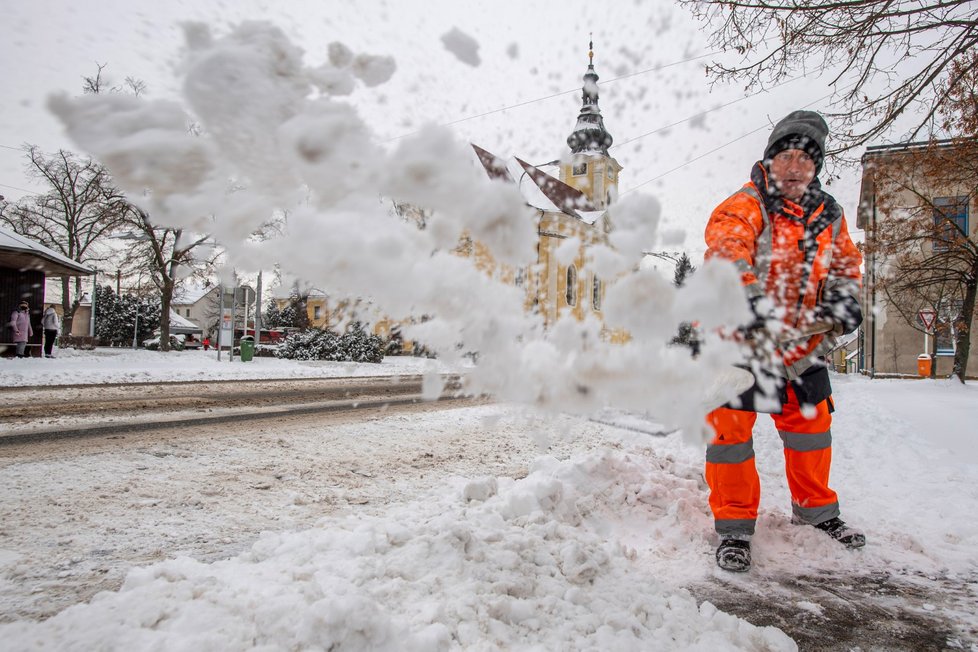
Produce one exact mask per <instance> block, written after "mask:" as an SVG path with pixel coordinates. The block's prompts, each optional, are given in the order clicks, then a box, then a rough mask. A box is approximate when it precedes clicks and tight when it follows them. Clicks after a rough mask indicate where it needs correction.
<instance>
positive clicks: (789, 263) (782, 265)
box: [705, 164, 862, 380]
mask: <svg viewBox="0 0 978 652" xmlns="http://www.w3.org/2000/svg"><path fill="white" fill-rule="evenodd" d="M751 178H752V181H751V182H748V183H747V184H745V185H744V186H743V187H742V188H741V189H740V190H738V191H737V192H735V193H734V194H733V195H731V196H730V197H728V198H727V199H726V200H724V201H723V202H722V203H721V204H720V205H719V206H717V208H716V209H715V210H714V211H713V214H712V215H711V216H710V221H709V222H708V223H707V225H706V234H705V235H706V244H707V247H708V249H707V252H706V256H705V258H706V259H707V260H709V259H711V258H723V259H726V260H730V261H732V262H733V263H734V264H735V265H736V266H737V268H738V269H739V270H740V272H741V280H742V281H743V283H744V286H745V290H746V292H747V295H748V297H756V296H760V295H767V296H768V297H770V298H771V299H772V300H773V301H774V304H775V306H776V307H777V308H778V309H779V310H778V314H781V315H783V320H784V323H785V325H786V326H787V327H788V329H795V330H799V331H802V330H804V329H805V328H806V327H807V326H808V325H810V323H811V321H812V311H813V309H814V308H815V306H816V305H818V304H819V302H820V301H821V299H822V296H823V294H824V293H825V291H826V290H827V289H828V290H835V291H836V292H845V293H847V294H849V295H851V296H852V297H853V298H854V299H856V300H857V301H858V298H859V296H858V293H859V286H860V283H861V280H862V274H861V272H860V270H859V267H860V265H861V264H862V255H861V254H860V253H859V250H858V249H857V248H856V245H855V244H853V242H852V239H851V238H850V237H849V229H848V227H847V225H846V219H845V216H844V215H843V213H842V209H841V207H839V205H838V203H837V202H836V201H835V199H833V198H832V197H831V195H828V194H826V193H821V191H820V189H819V190H818V192H819V196H820V197H821V201H820V202H819V203H818V205H817V206H815V207H814V209H813V210H811V213H810V214H809V215H808V216H807V218H806V217H805V209H804V208H802V206H800V205H799V204H796V203H794V202H792V201H789V200H787V199H783V200H782V201H781V202H777V203H774V202H768V201H765V199H764V198H765V197H768V196H769V195H768V194H767V193H766V192H762V189H761V185H762V184H766V183H767V171H766V169H764V168H763V166H761V165H760V164H757V165H755V167H754V171H753V172H752V175H751ZM814 183H816V184H817V181H815V182H814ZM816 188H817V186H816ZM765 191H766V188H765ZM772 204H774V205H777V206H778V207H779V209H780V210H778V211H777V212H770V211H769V207H770V206H771V205H772ZM834 342H835V337H832V336H826V335H823V334H819V335H814V336H812V337H809V338H807V339H804V340H801V341H799V342H798V343H796V344H793V345H792V346H791V347H790V348H789V349H787V350H784V351H782V360H783V362H784V365H785V370H784V373H783V374H782V375H784V376H785V377H787V378H789V379H792V380H793V379H795V378H797V377H798V376H799V375H800V374H801V373H802V372H803V371H805V370H806V369H808V368H809V367H811V365H812V364H813V363H814V359H815V358H817V357H818V356H819V355H824V354H825V353H828V351H829V350H831V348H833V346H834Z"/></svg>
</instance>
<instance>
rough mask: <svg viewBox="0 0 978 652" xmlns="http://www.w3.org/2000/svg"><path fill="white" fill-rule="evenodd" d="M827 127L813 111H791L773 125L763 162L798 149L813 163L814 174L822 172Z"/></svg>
mask: <svg viewBox="0 0 978 652" xmlns="http://www.w3.org/2000/svg"><path fill="white" fill-rule="evenodd" d="M828 135H829V126H828V125H827V124H825V120H824V119H823V118H822V116H820V115H819V114H817V113H815V112H814V111H792V112H791V113H789V114H788V115H787V116H785V118H784V119H782V120H781V121H780V122H779V123H778V124H776V125H774V131H772V132H771V137H770V138H768V139H767V147H766V148H765V149H764V160H769V159H772V158H774V156H775V154H777V153H778V152H783V151H784V150H786V149H800V150H802V151H804V152H806V153H807V154H808V155H809V156H811V157H812V160H813V161H815V174H816V175H817V174H818V173H819V172H820V171H821V170H822V161H823V160H824V159H825V138H826V137H827V136H828Z"/></svg>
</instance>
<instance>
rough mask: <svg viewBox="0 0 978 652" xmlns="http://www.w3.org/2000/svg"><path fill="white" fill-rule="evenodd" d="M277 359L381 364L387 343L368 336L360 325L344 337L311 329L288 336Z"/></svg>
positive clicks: (319, 329)
mask: <svg viewBox="0 0 978 652" xmlns="http://www.w3.org/2000/svg"><path fill="white" fill-rule="evenodd" d="M276 356H278V357H279V358H286V359H289V360H331V361H334V362H381V361H382V360H383V359H384V341H383V340H382V339H380V338H379V337H377V336H376V335H371V334H370V333H367V332H366V331H365V330H363V327H362V326H360V325H359V324H357V325H354V326H352V327H351V328H350V329H349V330H348V331H347V332H346V333H344V334H343V335H337V334H336V333H334V332H333V331H331V330H327V329H323V328H310V329H308V330H304V331H299V332H298V333H293V334H292V335H289V336H288V337H287V338H286V339H285V341H284V342H283V343H282V344H281V346H279V348H278V351H277V353H276Z"/></svg>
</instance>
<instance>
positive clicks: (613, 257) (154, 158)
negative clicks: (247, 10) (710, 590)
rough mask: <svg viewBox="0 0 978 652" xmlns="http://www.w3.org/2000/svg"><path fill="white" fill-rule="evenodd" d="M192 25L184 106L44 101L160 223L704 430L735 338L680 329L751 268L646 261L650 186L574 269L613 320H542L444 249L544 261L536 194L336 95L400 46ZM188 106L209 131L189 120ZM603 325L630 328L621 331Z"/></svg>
mask: <svg viewBox="0 0 978 652" xmlns="http://www.w3.org/2000/svg"><path fill="white" fill-rule="evenodd" d="M185 32H186V46H185V48H184V56H183V63H182V65H181V66H180V68H179V70H180V73H181V74H182V76H183V97H184V100H185V104H184V105H180V104H176V103H173V102H163V101H151V100H147V99H143V98H131V97H119V96H115V95H111V94H107V95H89V96H83V97H77V98H72V97H68V96H66V95H60V96H55V97H52V98H51V99H50V101H49V106H50V107H51V109H52V110H53V111H54V112H55V113H56V114H57V116H58V117H59V118H60V119H61V120H62V122H63V123H64V124H65V126H66V128H67V130H68V132H69V135H70V136H71V137H72V138H73V139H74V140H75V141H76V142H77V143H78V144H79V145H80V146H81V147H82V148H84V149H86V150H88V151H89V152H91V153H93V154H94V155H96V156H97V157H99V159H100V160H102V161H104V162H105V163H106V164H107V165H108V166H109V168H110V169H111V170H112V172H113V174H114V176H115V178H116V180H117V182H118V183H119V184H120V185H121V186H123V187H124V188H125V189H126V190H127V191H128V192H129V193H130V195H131V196H132V197H133V198H135V201H138V202H139V203H140V204H141V205H142V207H143V208H144V209H145V210H147V211H148V212H149V214H150V215H151V216H152V218H153V220H154V221H155V222H157V223H159V224H165V225H172V226H180V227H183V228H188V229H192V230H197V231H206V232H207V233H210V234H212V235H213V236H214V237H215V239H216V240H217V241H218V242H220V243H221V245H222V246H224V247H225V248H226V252H227V256H228V259H229V262H230V264H231V265H233V266H234V267H235V268H238V269H259V268H268V267H272V266H275V265H280V266H281V268H282V270H283V272H285V273H286V274H288V275H289V277H290V278H298V279H305V280H308V281H312V282H315V283H316V284H317V285H320V286H325V287H327V288H328V290H329V291H330V293H331V294H333V295H334V296H346V297H349V298H353V299H367V300H368V301H369V303H370V305H372V306H373V308H374V309H375V311H376V314H379V315H380V314H382V315H386V316H387V317H390V318H392V319H395V320H401V321H404V322H414V323H408V325H406V326H405V327H404V329H403V333H404V335H405V337H408V338H411V339H415V340H420V341H422V342H423V343H424V344H425V345H426V346H427V347H428V348H430V349H432V350H434V351H436V352H437V353H438V354H439V357H440V358H441V359H442V360H443V361H445V362H449V363H451V362H452V361H453V360H460V359H461V357H462V356H464V355H468V354H471V353H475V352H477V353H478V360H479V364H478V365H477V366H476V368H475V369H474V370H473V371H472V373H471V374H469V375H468V382H469V383H470V389H471V390H473V391H478V392H484V393H489V394H492V395H495V396H497V397H499V398H501V399H505V400H515V401H520V402H526V403H531V404H535V405H537V406H540V407H544V408H550V409H557V410H567V411H572V412H576V413H581V412H588V411H593V410H598V409H602V408H604V407H608V406H615V407H619V408H624V409H634V410H642V411H651V412H653V413H655V414H657V415H658V416H659V417H660V418H662V419H665V420H670V421H671V422H672V423H675V424H676V425H680V426H683V427H684V430H685V431H687V432H688V433H689V434H690V435H691V436H694V437H697V436H702V435H705V434H706V433H705V426H704V423H703V415H704V413H705V407H704V406H703V405H701V404H700V402H699V395H700V392H699V391H698V390H697V387H700V386H709V385H711V384H712V381H713V380H714V379H715V378H717V377H718V375H720V374H722V373H723V371H724V369H725V368H726V367H727V366H728V365H729V364H730V363H731V362H732V361H734V360H735V359H736V355H737V353H736V351H735V348H734V346H733V345H731V344H728V343H725V342H723V341H721V340H720V338H719V337H717V336H716V335H713V334H712V333H710V332H708V333H707V334H706V336H705V342H704V346H703V350H704V353H703V355H701V356H700V357H699V358H697V359H693V358H691V357H690V356H689V354H688V352H687V351H686V350H685V349H681V348H675V347H674V346H672V345H671V343H670V342H671V339H672V337H673V336H674V335H675V333H676V331H677V328H678V326H679V324H680V323H682V322H689V321H698V322H700V323H702V324H705V325H707V326H708V327H709V328H718V327H721V326H724V325H730V324H735V323H739V322H740V321H741V320H742V319H744V318H745V317H746V315H745V314H744V313H745V311H746V309H745V308H744V301H743V298H742V294H741V290H740V289H739V281H738V279H739V275H738V274H737V273H736V271H735V270H734V268H733V267H732V266H730V265H728V264H726V263H716V264H709V265H707V266H705V267H704V268H703V269H702V270H700V272H699V273H698V274H697V275H696V276H695V277H694V278H693V280H692V281H691V282H690V283H688V284H687V286H686V287H684V288H680V289H677V288H674V287H672V285H671V284H670V283H668V282H665V281H663V280H662V279H661V277H660V278H653V277H652V276H651V275H649V274H646V273H644V272H643V271H642V270H640V269H639V264H638V263H639V261H640V260H641V257H642V255H643V252H644V251H647V250H650V249H655V248H656V247H661V246H662V244H663V238H662V236H661V234H660V233H659V220H660V212H661V211H660V207H659V205H658V202H657V201H656V200H655V199H654V198H651V197H648V196H643V195H640V194H635V195H630V196H629V197H628V198H627V199H625V200H623V201H622V202H620V203H619V204H617V205H616V206H615V207H614V208H613V209H612V211H611V213H610V217H611V220H612V223H613V224H614V226H615V230H614V231H613V232H612V234H611V236H610V237H611V242H612V244H613V247H605V246H591V247H589V260H588V261H586V269H583V270H580V272H581V274H582V277H584V278H586V277H587V276H586V274H589V273H592V274H596V275H597V276H598V277H599V278H602V279H605V280H607V281H609V283H608V286H607V287H608V290H607V292H606V297H605V299H604V302H603V305H602V310H603V315H604V319H605V321H604V322H603V323H602V322H600V321H598V320H595V319H589V320H585V321H583V322H578V321H576V320H573V319H566V320H559V321H558V322H557V324H556V325H555V326H552V327H550V328H546V329H545V328H544V323H543V320H542V316H540V315H538V314H530V313H526V312H525V311H524V309H523V305H524V301H525V293H524V290H523V289H522V288H517V287H514V286H513V285H508V284H504V283H502V282H499V281H498V280H495V279H494V278H493V276H492V275H489V274H486V273H484V272H483V271H481V270H479V269H477V268H476V266H475V264H474V262H473V261H472V260H470V259H466V258H462V257H459V256H457V255H454V254H453V253H452V251H453V250H454V249H455V247H456V246H457V245H458V243H459V241H460V240H461V239H462V238H463V237H470V238H472V239H473V240H475V241H477V242H479V243H482V244H484V245H485V246H487V247H488V248H489V249H490V251H492V252H493V255H494V257H495V258H496V260H497V261H499V262H500V263H504V264H506V265H507V266H509V267H510V269H515V268H530V267H531V266H532V265H534V264H535V263H536V261H537V251H536V247H537V233H536V224H535V219H534V212H533V209H531V208H530V207H528V206H527V205H526V203H525V201H524V199H523V197H522V196H521V195H520V194H519V192H518V190H517V189H516V187H515V186H514V185H513V184H505V183H502V182H500V181H493V180H490V179H489V178H488V177H487V176H486V175H485V173H484V172H483V171H482V170H481V169H480V168H479V167H478V166H477V164H476V159H475V157H474V155H473V152H472V150H471V148H470V147H469V146H468V144H466V143H463V142H459V141H458V140H457V139H456V138H455V137H454V136H453V135H452V133H451V132H450V131H448V130H446V129H444V128H438V127H427V128H424V129H422V130H420V131H419V132H418V133H416V134H413V135H411V136H409V137H406V138H404V139H401V140H400V141H399V142H398V144H397V146H396V147H395V148H393V149H385V148H384V147H382V146H381V145H379V144H378V139H377V138H376V137H375V135H374V134H373V133H371V131H370V130H369V128H368V127H367V125H366V124H365V123H364V122H363V121H362V120H361V119H360V117H359V116H358V115H357V113H356V111H355V110H354V109H353V108H352V107H351V106H350V105H349V104H347V103H345V102H341V101H338V100H337V99H336V98H337V97H340V96H345V95H348V94H350V93H351V92H355V90H356V87H357V85H358V84H362V85H366V86H372V85H375V84H379V83H383V81H385V80H386V79H388V78H389V77H390V75H391V74H393V72H394V70H395V64H394V61H393V60H391V59H389V58H387V57H383V56H377V55H373V54H366V53H359V52H355V51H354V50H352V49H351V48H349V47H348V46H346V45H344V44H342V43H339V42H334V43H332V44H330V46H329V48H328V52H329V54H328V60H327V61H322V62H319V63H318V64H314V65H307V64H306V63H304V61H303V52H302V50H301V49H300V48H299V47H297V46H296V45H294V44H293V43H292V42H291V41H290V40H289V39H288V38H287V37H286V35H285V34H284V33H283V32H282V31H281V30H280V29H278V28H276V27H274V26H272V25H269V24H267V23H262V22H248V23H243V24H241V25H239V26H237V27H235V28H233V29H232V30H231V31H230V32H229V33H228V34H226V35H223V36H217V35H214V34H212V33H211V31H210V29H209V28H208V27H206V26H202V25H198V24H191V25H186V26H185ZM443 40H444V41H445V43H446V47H448V48H449V50H450V51H452V52H453V53H454V54H455V55H456V56H458V57H459V58H460V59H462V60H463V61H466V62H467V63H470V64H472V65H476V64H478V56H477V52H476V51H477V49H478V44H477V43H476V42H475V41H474V39H472V38H471V37H469V36H467V35H465V34H463V33H462V32H460V31H459V30H457V29H453V30H452V31H450V32H449V33H447V34H446V35H445V36H444V37H443ZM191 120H193V121H195V122H197V123H198V124H199V125H201V127H202V130H201V135H195V134H192V133H189V132H188V131H187V129H186V124H187V123H188V122H189V121H191ZM378 197H384V198H389V199H388V200H385V201H378ZM391 201H394V202H399V203H409V204H412V205H414V206H418V207H423V208H424V209H426V210H427V211H429V212H430V217H427V218H426V225H425V228H424V229H419V228H418V227H417V225H416V224H414V223H412V222H409V221H405V220H401V219H398V218H397V217H396V216H394V215H393V214H392V213H393V211H392V210H391V209H390V206H391ZM275 215H279V216H281V215H285V216H286V218H285V219H284V224H283V225H281V226H280V228H279V229H277V231H278V235H276V236H275V237H267V238H265V239H263V240H262V241H261V242H260V243H259V242H256V241H255V239H254V238H253V237H252V234H253V233H255V232H256V231H257V230H259V229H262V228H263V227H265V226H267V224H268V223H269V221H270V220H272V218H273V216H275ZM577 246H578V245H577V243H570V244H568V245H567V247H566V248H561V250H560V251H559V252H558V257H560V258H564V257H565V255H566V256H570V254H571V253H572V250H573V249H576V248H577ZM421 316H424V317H425V319H424V320H420V319H418V318H419V317H421ZM609 329H619V330H620V329H625V330H627V332H628V333H629V335H630V336H631V337H630V339H629V338H625V339H627V341H626V342H625V343H620V344H613V343H611V342H610V341H609V340H610V338H609V337H607V333H608V331H609ZM666 390H668V391H666ZM438 391H439V388H438V387H435V386H432V387H431V388H429V391H427V392H426V394H430V395H432V396H434V395H436V394H437V393H438Z"/></svg>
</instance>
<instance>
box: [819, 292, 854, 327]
mask: <svg viewBox="0 0 978 652" xmlns="http://www.w3.org/2000/svg"><path fill="white" fill-rule="evenodd" d="M815 320H816V321H823V320H824V321H828V322H831V323H833V324H835V325H836V330H837V331H841V334H842V335H848V334H849V333H851V332H853V331H855V330H856V329H857V328H859V324H861V323H863V311H862V308H860V307H859V302H858V301H856V297H854V296H852V295H851V294H849V293H848V292H839V291H833V290H829V291H827V292H826V293H825V296H824V297H823V298H822V302H821V303H820V304H819V305H817V306H816V307H815Z"/></svg>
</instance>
